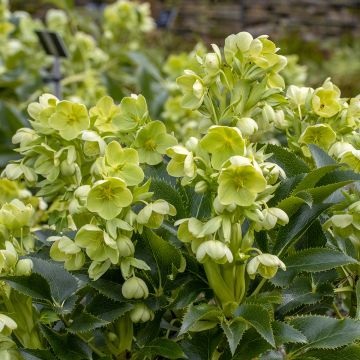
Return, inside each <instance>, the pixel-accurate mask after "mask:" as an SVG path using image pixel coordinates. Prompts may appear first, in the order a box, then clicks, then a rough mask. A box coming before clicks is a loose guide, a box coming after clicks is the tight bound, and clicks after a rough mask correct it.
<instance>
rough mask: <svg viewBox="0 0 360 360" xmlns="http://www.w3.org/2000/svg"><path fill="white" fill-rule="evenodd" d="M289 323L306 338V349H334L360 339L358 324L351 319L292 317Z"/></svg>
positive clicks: (310, 316) (313, 316) (359, 323)
mask: <svg viewBox="0 0 360 360" xmlns="http://www.w3.org/2000/svg"><path fill="white" fill-rule="evenodd" d="M289 323H290V325H292V326H293V327H295V328H296V329H298V330H299V331H301V332H302V333H303V334H304V335H305V336H306V338H307V340H308V345H306V348H308V349H336V348H338V347H341V346H345V345H348V344H350V343H352V342H353V341H355V340H358V339H359V338H360V322H359V321H357V320H353V319H348V318H347V319H343V320H338V319H334V318H330V317H325V316H316V315H309V316H302V317H294V318H292V319H291V320H290V321H289Z"/></svg>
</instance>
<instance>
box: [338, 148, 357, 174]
mask: <svg viewBox="0 0 360 360" xmlns="http://www.w3.org/2000/svg"><path fill="white" fill-rule="evenodd" d="M341 162H343V163H345V164H348V165H349V166H350V167H351V168H352V169H353V170H354V171H355V172H357V173H360V150H355V149H353V150H351V151H346V152H345V153H343V154H342V156H341Z"/></svg>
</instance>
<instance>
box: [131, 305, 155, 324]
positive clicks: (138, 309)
mask: <svg viewBox="0 0 360 360" xmlns="http://www.w3.org/2000/svg"><path fill="white" fill-rule="evenodd" d="M130 319H131V321H132V322H133V323H139V322H142V323H144V322H147V321H149V320H153V319H154V312H153V311H152V310H151V309H149V307H148V306H147V305H146V304H144V303H138V304H135V307H134V308H133V309H132V310H131V311H130Z"/></svg>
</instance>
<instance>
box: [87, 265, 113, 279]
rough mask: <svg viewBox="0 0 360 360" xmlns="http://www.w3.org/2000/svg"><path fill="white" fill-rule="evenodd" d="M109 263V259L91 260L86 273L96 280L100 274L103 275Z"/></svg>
mask: <svg viewBox="0 0 360 360" xmlns="http://www.w3.org/2000/svg"><path fill="white" fill-rule="evenodd" d="M110 265H111V262H110V260H106V261H103V262H101V261H93V262H92V263H91V264H90V266H89V269H88V274H89V277H90V279H92V280H94V281H96V280H97V279H99V278H100V277H101V276H103V275H104V274H105V273H106V271H108V269H109V267H110Z"/></svg>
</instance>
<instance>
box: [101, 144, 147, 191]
mask: <svg viewBox="0 0 360 360" xmlns="http://www.w3.org/2000/svg"><path fill="white" fill-rule="evenodd" d="M105 165H106V166H105V173H106V176H113V177H118V178H121V179H123V180H124V181H125V182H126V184H127V186H134V185H138V184H139V183H141V182H142V181H143V180H144V172H143V171H142V169H141V168H140V166H139V156H138V153H137V151H136V150H135V149H123V148H122V147H121V145H120V144H119V143H118V142H117V141H112V142H111V143H110V144H108V145H107V147H106V149H105Z"/></svg>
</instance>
